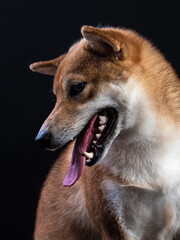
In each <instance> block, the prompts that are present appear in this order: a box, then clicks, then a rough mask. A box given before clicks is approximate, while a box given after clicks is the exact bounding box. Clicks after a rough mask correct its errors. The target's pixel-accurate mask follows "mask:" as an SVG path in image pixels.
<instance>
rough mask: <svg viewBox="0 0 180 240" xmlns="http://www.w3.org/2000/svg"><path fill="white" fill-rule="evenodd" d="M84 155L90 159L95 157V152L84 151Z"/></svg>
mask: <svg viewBox="0 0 180 240" xmlns="http://www.w3.org/2000/svg"><path fill="white" fill-rule="evenodd" d="M84 155H85V156H86V157H87V158H88V159H89V158H90V159H91V158H93V157H94V153H93V152H90V153H89V152H84Z"/></svg>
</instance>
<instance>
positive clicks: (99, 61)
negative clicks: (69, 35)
mask: <svg viewBox="0 0 180 240" xmlns="http://www.w3.org/2000/svg"><path fill="white" fill-rule="evenodd" d="M110 65H111V67H110ZM110 69H112V63H111V62H110V61H109V60H108V59H106V58H101V57H99V56H97V55H96V54H93V53H92V52H91V51H89V50H87V41H86V40H85V39H82V40H81V41H79V42H78V43H76V44H75V45H73V46H72V47H71V48H70V49H69V51H68V53H67V54H66V56H65V58H64V59H63V61H62V62H61V63H60V65H59V67H58V70H57V73H56V76H55V81H56V82H58V84H59V82H61V81H63V79H66V78H68V76H70V75H71V76H73V75H76V76H77V75H79V76H80V75H81V76H84V77H85V78H86V80H91V79H94V78H98V76H99V75H101V77H102V76H103V75H106V74H108V73H109V72H110Z"/></svg>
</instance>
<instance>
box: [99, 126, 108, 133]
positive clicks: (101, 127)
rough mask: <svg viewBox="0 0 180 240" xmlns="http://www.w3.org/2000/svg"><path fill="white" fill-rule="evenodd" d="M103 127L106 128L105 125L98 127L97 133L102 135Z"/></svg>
mask: <svg viewBox="0 0 180 240" xmlns="http://www.w3.org/2000/svg"><path fill="white" fill-rule="evenodd" d="M105 127H106V125H102V126H100V127H98V129H99V131H100V132H101V133H102V132H103V130H104V129H105Z"/></svg>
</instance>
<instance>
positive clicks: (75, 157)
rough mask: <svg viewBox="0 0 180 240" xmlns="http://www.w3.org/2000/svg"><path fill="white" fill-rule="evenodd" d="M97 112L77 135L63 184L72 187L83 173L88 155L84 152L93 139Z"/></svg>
mask: <svg viewBox="0 0 180 240" xmlns="http://www.w3.org/2000/svg"><path fill="white" fill-rule="evenodd" d="M97 116H98V115H97V114H96V115H95V116H94V117H93V118H92V119H91V121H90V122H89V124H88V126H87V127H86V128H85V129H84V130H83V131H82V132H81V133H80V134H79V135H78V136H77V139H76V143H75V145H74V149H73V153H72V159H71V165H70V168H69V171H68V173H67V175H66V177H65V179H64V181H63V186H65V187H70V186H72V185H74V183H75V182H76V181H77V180H78V179H79V178H80V176H81V175H82V173H83V170H84V167H85V163H86V157H85V156H84V152H85V151H86V150H87V147H88V145H89V144H90V142H91V141H92V137H93V134H92V128H93V126H94V123H95V121H96V118H97Z"/></svg>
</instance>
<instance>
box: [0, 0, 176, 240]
mask: <svg viewBox="0 0 180 240" xmlns="http://www.w3.org/2000/svg"><path fill="white" fill-rule="evenodd" d="M179 15H180V11H179V6H178V1H177V2H175V1H168V2H165V1H164V2H163V1H162V2H160V1H156V2H153V1H149V3H148V2H147V1H145V0H144V1H134V0H132V1H120V0H118V1H112V0H111V1H97V0H96V1H94V0H86V1H85V0H84V1H73V0H72V1H67V0H66V1H64V0H59V1H53V0H51V1H40V0H31V1H25V0H24V1H18V0H7V1H3V2H1V5H0V27H1V31H0V32H1V44H0V46H1V64H0V76H1V94H0V97H1V103H2V104H1V135H0V138H1V145H0V146H1V156H2V157H0V162H1V190H0V193H1V200H2V201H1V208H2V209H1V212H0V220H1V227H0V235H2V236H0V239H2V240H4V239H8V240H9V239H12V238H13V239H15V238H16V239H18V240H21V239H22V240H28V239H32V236H33V228H34V221H35V211H36V207H37V201H38V198H39V193H40V189H41V186H42V183H43V181H44V179H45V176H46V175H47V173H48V171H49V169H50V167H51V165H52V163H53V161H54V160H55V158H56V156H57V154H58V153H57V152H55V153H52V152H48V151H45V150H43V149H40V148H39V147H38V146H36V145H35V143H34V137H35V136H36V134H37V132H38V130H39V128H40V126H41V124H42V123H43V121H44V120H45V118H46V117H47V116H48V114H49V113H50V111H51V110H52V108H53V105H54V102H53V99H52V95H51V90H52V83H53V78H52V77H49V76H44V75H40V74H38V73H33V72H31V71H30V70H29V68H28V66H29V64H30V63H32V62H35V61H39V60H47V59H51V58H54V57H57V56H58V55H60V54H61V53H64V52H66V51H67V49H68V48H69V46H70V45H71V44H73V43H74V42H75V41H76V40H78V39H79V38H80V37H81V34H80V28H81V26H82V25H93V26H97V25H101V26H107V25H112V26H115V27H117V26H120V27H126V28H131V29H134V30H136V31H137V32H139V33H141V34H142V35H143V36H145V37H147V38H149V39H150V40H152V42H153V43H154V44H155V45H156V46H157V47H158V48H159V49H160V50H161V51H162V52H163V53H164V54H165V56H166V58H167V59H168V60H169V61H170V62H171V63H172V65H173V66H174V67H175V69H176V71H177V73H178V74H179V73H180V61H179V59H180V58H179V54H180V28H179V23H180V21H179Z"/></svg>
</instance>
